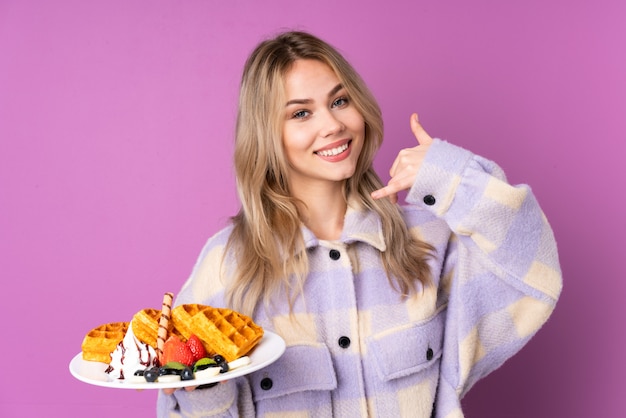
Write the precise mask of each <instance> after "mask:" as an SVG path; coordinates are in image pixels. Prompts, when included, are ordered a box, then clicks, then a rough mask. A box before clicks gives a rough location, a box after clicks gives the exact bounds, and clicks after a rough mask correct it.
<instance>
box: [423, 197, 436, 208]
mask: <svg viewBox="0 0 626 418" xmlns="http://www.w3.org/2000/svg"><path fill="white" fill-rule="evenodd" d="M424 203H426V204H427V205H428V206H432V205H434V204H435V196H433V195H432V194H427V195H426V196H424Z"/></svg>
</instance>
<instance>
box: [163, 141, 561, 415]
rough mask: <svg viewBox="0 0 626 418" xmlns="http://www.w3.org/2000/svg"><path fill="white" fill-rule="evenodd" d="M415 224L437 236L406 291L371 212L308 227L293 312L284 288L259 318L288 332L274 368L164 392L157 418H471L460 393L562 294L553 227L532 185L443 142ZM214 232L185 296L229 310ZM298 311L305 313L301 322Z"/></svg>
mask: <svg viewBox="0 0 626 418" xmlns="http://www.w3.org/2000/svg"><path fill="white" fill-rule="evenodd" d="M406 200H407V203H408V204H409V205H408V206H406V207H404V208H403V210H404V217H405V221H406V223H407V225H408V226H409V227H410V230H411V231H412V232H413V233H414V234H416V235H417V236H418V237H419V238H420V239H422V240H424V241H426V242H429V243H430V244H432V245H433V246H434V247H435V249H436V252H435V257H434V258H433V259H432V260H430V267H431V271H432V274H433V278H434V282H435V286H428V287H425V288H422V289H421V291H420V292H419V294H418V295H416V296H413V297H411V298H408V299H406V298H404V299H403V298H401V296H400V295H399V294H398V292H397V291H396V290H395V289H394V288H393V287H392V285H391V284H390V281H389V279H388V277H387V276H386V274H385V271H384V269H383V266H382V264H381V261H380V252H382V251H385V250H386V246H385V242H384V241H383V239H382V233H381V223H380V220H379V218H378V216H377V214H375V213H374V212H371V211H357V210H355V209H352V208H349V209H348V211H347V213H346V217H345V221H344V231H343V235H342V237H341V239H340V240H339V241H336V242H335V241H333V242H329V241H323V240H319V239H317V238H316V237H315V236H314V235H313V234H312V233H311V232H310V231H309V230H307V229H306V228H304V227H303V234H304V237H305V242H306V246H307V251H308V257H309V263H310V272H309V275H308V277H307V279H306V282H305V284H304V291H303V294H302V295H301V296H300V297H299V298H298V299H297V301H296V303H295V306H294V308H293V309H294V310H293V317H291V318H290V315H289V312H288V306H287V303H286V301H285V298H284V297H276V299H275V300H274V303H273V304H272V306H271V307H270V308H268V309H265V308H260V309H258V310H257V311H258V313H257V314H256V316H255V318H254V319H255V321H256V322H257V323H259V324H260V325H262V326H263V327H264V328H265V329H267V330H271V331H273V332H275V333H277V334H279V335H281V336H282V337H283V338H284V339H285V341H286V343H287V349H286V351H285V354H284V355H283V356H282V357H281V358H280V359H279V360H278V361H276V362H275V363H273V364H272V365H270V366H268V367H266V368H264V369H262V370H259V371H257V372H254V373H252V374H250V375H248V376H246V377H241V378H237V379H234V380H232V381H228V382H227V383H224V384H220V385H218V386H216V387H213V388H210V389H202V390H196V391H192V392H186V391H184V390H178V391H176V392H175V394H174V395H169V396H168V395H164V394H162V393H160V394H159V398H158V401H157V412H158V416H159V417H179V416H184V417H187V416H190V417H204V416H219V417H238V416H262V417H272V418H282V417H285V418H287V417H289V418H291V417H331V416H336V417H365V416H372V417H374V416H377V417H431V416H433V417H447V418H451V417H455V418H456V417H462V416H463V413H462V411H461V406H460V399H461V398H462V397H463V395H464V394H465V393H466V392H467V391H468V390H469V389H470V388H471V387H472V385H473V384H474V383H476V382H477V381H478V380H479V379H481V378H482V377H484V376H486V375H487V374H488V373H490V372H491V371H493V370H495V369H496V368H498V367H499V366H500V365H501V364H502V363H503V362H504V361H505V360H506V359H508V358H509V357H511V356H512V355H514V354H515V353H516V352H517V351H518V350H520V349H521V348H522V346H524V344H526V342H528V340H529V339H530V338H531V337H532V336H533V335H534V334H535V332H536V331H537V330H538V329H539V328H540V327H541V326H542V325H543V323H544V322H545V321H546V320H547V319H548V317H549V316H550V314H551V312H552V310H553V309H554V306H555V303H556V301H557V299H558V297H559V294H560V292H561V286H562V283H561V272H560V267H559V262H558V255H557V250H556V244H555V241H554V237H553V234H552V230H551V228H550V226H549V224H548V222H547V220H546V218H545V217H544V215H543V213H542V211H541V209H540V207H539V206H538V204H537V201H536V200H535V197H534V196H533V194H532V192H531V190H530V188H529V187H528V186H525V185H521V186H515V187H514V186H511V185H509V184H508V183H507V182H506V180H505V177H504V174H503V173H502V171H501V170H500V168H499V167H498V166H497V165H495V164H494V163H493V162H491V161H488V160H485V159H484V158H482V157H479V156H476V155H474V154H472V153H470V152H469V151H466V150H464V149H462V148H459V147H456V146H454V145H451V144H449V143H447V142H444V141H441V140H435V142H434V143H433V145H432V146H431V148H430V150H429V151H428V153H427V155H426V159H425V161H424V163H423V165H422V168H421V169H420V172H419V173H418V178H417V180H416V182H415V185H414V186H413V187H412V189H411V190H410V191H409V193H408V195H407V199H406ZM230 230H231V229H230V227H228V228H226V229H224V230H222V231H221V232H219V233H218V234H216V235H215V236H214V237H212V238H211V239H210V240H209V241H208V243H207V244H206V246H205V247H204V249H203V250H202V253H201V255H200V257H199V259H198V262H197V264H196V266H195V268H194V270H193V272H192V275H191V277H190V278H189V280H188V281H187V282H186V283H185V284H184V286H183V288H182V290H181V292H180V294H179V295H178V297H177V299H176V304H182V303H203V304H209V305H213V306H223V305H224V299H223V291H224V289H223V283H222V281H221V280H220V275H221V273H220V262H221V260H222V255H223V253H222V252H223V248H224V244H225V243H226V241H227V239H228V236H229V233H230ZM294 319H295V322H294Z"/></svg>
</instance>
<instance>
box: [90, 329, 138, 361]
mask: <svg viewBox="0 0 626 418" xmlns="http://www.w3.org/2000/svg"><path fill="white" fill-rule="evenodd" d="M128 324H129V323H128V322H112V323H109V324H103V325H100V326H99V327H96V328H94V329H92V330H91V331H89V332H88V333H87V335H85V338H84V339H83V343H82V345H81V348H82V350H83V359H84V360H89V361H99V362H101V363H107V364H109V363H110V362H111V352H113V351H114V350H115V348H116V347H117V345H118V344H119V343H120V342H121V341H122V340H123V339H124V335H125V334H126V330H127V329H128Z"/></svg>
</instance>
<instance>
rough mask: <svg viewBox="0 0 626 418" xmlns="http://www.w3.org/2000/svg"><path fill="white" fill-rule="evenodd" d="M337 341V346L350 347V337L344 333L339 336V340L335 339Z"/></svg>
mask: <svg viewBox="0 0 626 418" xmlns="http://www.w3.org/2000/svg"><path fill="white" fill-rule="evenodd" d="M337 343H338V344H339V347H341V348H348V347H350V338H348V337H346V336H345V335H344V336H343V337H339V340H338V341H337Z"/></svg>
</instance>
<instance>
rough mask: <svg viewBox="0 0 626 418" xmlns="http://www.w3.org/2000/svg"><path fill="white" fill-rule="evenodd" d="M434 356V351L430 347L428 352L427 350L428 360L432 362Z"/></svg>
mask: <svg viewBox="0 0 626 418" xmlns="http://www.w3.org/2000/svg"><path fill="white" fill-rule="evenodd" d="M434 355H435V353H434V352H433V349H432V348H430V347H428V350H426V360H428V361H431V360H432V359H433V356H434Z"/></svg>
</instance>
